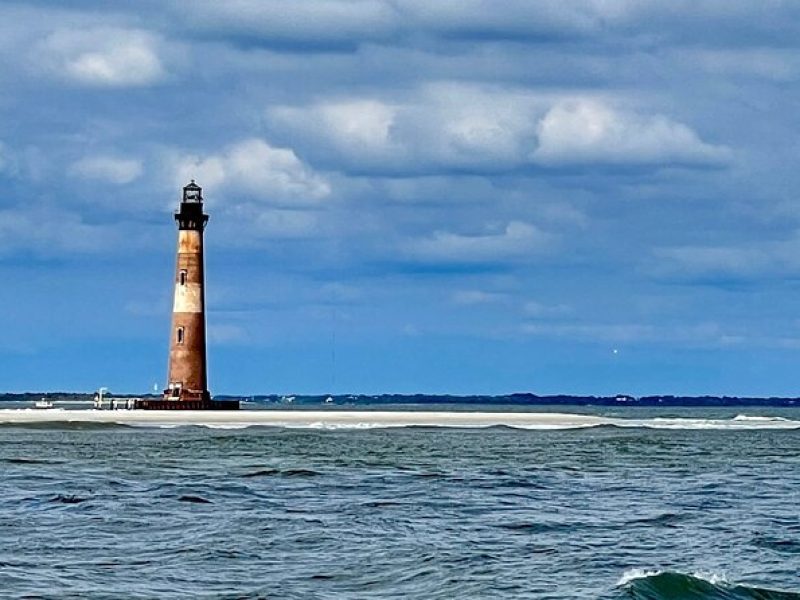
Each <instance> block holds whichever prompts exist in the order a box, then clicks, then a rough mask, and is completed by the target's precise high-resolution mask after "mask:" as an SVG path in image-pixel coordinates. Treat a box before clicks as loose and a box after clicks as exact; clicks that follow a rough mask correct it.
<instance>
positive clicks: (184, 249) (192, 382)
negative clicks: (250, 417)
mask: <svg viewBox="0 0 800 600" xmlns="http://www.w3.org/2000/svg"><path fill="white" fill-rule="evenodd" d="M175 220H176V221H177V223H178V258H177V264H176V268H175V296H174V298H175V300H174V303H173V307H172V328H171V334H170V335H171V339H170V346H169V366H168V369H167V387H166V389H165V390H164V394H163V396H162V398H160V399H158V400H155V399H153V400H151V399H142V400H139V401H137V403H136V407H137V408H144V409H154V410H181V409H184V410H235V409H238V408H239V402H238V401H235V400H233V401H231V400H212V398H211V394H209V391H208V374H207V363H206V314H205V273H204V260H203V234H204V231H205V227H206V223H208V215H207V214H205V213H204V212H203V190H202V188H200V186H198V185H197V184H196V183H195V182H194V180H192V182H191V183H190V184H189V185H187V186H186V187H184V188H183V197H182V198H181V203H180V208H179V210H178V211H177V212H176V213H175Z"/></svg>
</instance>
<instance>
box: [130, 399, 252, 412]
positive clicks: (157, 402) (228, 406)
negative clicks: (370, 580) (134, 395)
mask: <svg viewBox="0 0 800 600" xmlns="http://www.w3.org/2000/svg"><path fill="white" fill-rule="evenodd" d="M134 408H138V409H142V410H239V401H238V400H212V399H211V398H210V397H208V396H207V395H206V396H205V397H200V398H172V397H170V398H159V399H144V398H140V399H138V400H136V403H135V404H134Z"/></svg>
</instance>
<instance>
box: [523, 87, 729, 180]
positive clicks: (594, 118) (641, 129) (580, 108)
mask: <svg viewBox="0 0 800 600" xmlns="http://www.w3.org/2000/svg"><path fill="white" fill-rule="evenodd" d="M538 142H539V145H538V147H537V148H536V150H535V151H534V152H533V155H532V158H533V160H534V161H535V162H537V163H539V164H542V165H568V164H585V163H601V164H603V163H605V164H676V163H677V164H719V163H722V162H725V161H726V160H728V158H729V155H730V152H729V150H728V149H727V148H724V147H722V146H713V145H711V144H707V143H705V142H703V141H702V140H701V139H700V138H699V136H698V135H697V133H695V132H694V131H693V130H692V129H691V128H689V127H688V126H686V125H684V124H682V123H678V122H676V121H673V120H672V119H669V118H668V117H665V116H663V115H641V114H638V113H635V112H632V111H622V110H618V109H615V108H613V107H611V106H609V105H608V104H605V103H603V102H600V101H596V100H586V99H581V100H564V101H561V102H558V103H557V104H555V105H554V106H553V107H552V108H551V109H550V110H549V111H548V112H547V114H546V115H545V116H544V118H543V119H542V120H541V121H540V123H539V126H538Z"/></svg>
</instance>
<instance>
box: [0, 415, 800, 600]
mask: <svg viewBox="0 0 800 600" xmlns="http://www.w3.org/2000/svg"><path fill="white" fill-rule="evenodd" d="M561 410H563V408H562V409H561ZM579 412H586V409H584V408H581V409H580V410H579ZM729 412H730V411H729ZM734 412H735V411H734ZM605 414H608V413H605ZM614 414H615V415H616V416H619V415H623V416H624V415H626V414H627V413H626V412H625V410H624V409H620V410H618V411H615V413H614ZM642 414H643V413H642V412H641V411H639V412H636V413H635V415H633V416H635V417H636V418H641V417H642ZM647 414H649V415H651V416H652V415H653V414H655V413H653V412H650V413H647ZM682 414H685V415H687V416H692V417H693V418H694V417H698V415H700V416H702V415H704V414H707V413H703V412H702V411H698V410H697V409H693V410H691V411H689V410H687V411H684V413H682V412H681V410H680V409H672V410H671V411H670V412H669V416H681V415H682ZM708 414H709V416H715V417H718V416H720V413H719V411H716V412H714V411H712V412H711V413H708ZM770 415H771V416H782V417H784V418H793V419H797V420H800V410H798V409H775V410H773V411H772V412H771V413H770ZM728 416H732V415H728ZM798 572H800V430H787V429H775V430H735V431H726V430H680V429H669V430H665V429H648V428H641V429H621V428H616V427H599V428H593V429H581V430H561V431H525V430H514V429H509V428H490V429H480V430H459V429H449V428H399V429H371V430H355V429H354V430H340V431H324V430H304V429H277V428H249V429H236V430H223V429H209V428H203V427H177V428H169V429H155V428H133V427H124V426H98V425H68V424H56V425H47V426H42V425H39V426H26V427H19V426H1V427H0V596H5V597H24V596H27V597H34V598H63V597H75V598H122V597H126V598H127V597H134V598H135V597H140V598H152V597H160V598H185V597H203V598H441V599H445V598H446V599H450V598H542V599H544V598H602V599H615V598H640V599H660V598H692V599H694V598H697V599H700V598H760V599H788V598H792V599H800V577H798ZM779 590H783V592H780V591H779Z"/></svg>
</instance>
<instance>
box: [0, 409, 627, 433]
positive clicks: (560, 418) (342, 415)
mask: <svg viewBox="0 0 800 600" xmlns="http://www.w3.org/2000/svg"><path fill="white" fill-rule="evenodd" d="M48 422H50V423H57V422H62V423H63V422H71V423H119V424H125V425H156V426H169V425H206V426H218V427H247V426H253V425H261V426H275V427H303V428H311V427H319V428H337V427H344V428H358V427H365V428H367V427H409V426H418V427H425V426H430V427H442V426H445V427H492V426H497V425H505V426H508V427H522V428H530V429H566V428H573V427H593V426H597V425H603V424H609V423H611V420H609V419H605V418H602V417H596V416H590V415H575V414H563V413H525V412H513V413H510V412H506V413H503V412H459V411H452V412H445V411H441V412H440V411H437V412H432V411H343V410H335V411H333V410H325V411H321V410H241V411H155V410H154V411H144V410H92V409H89V410H66V409H58V408H56V409H47V410H40V409H27V408H26V409H3V410H0V423H19V424H25V423H48Z"/></svg>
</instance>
